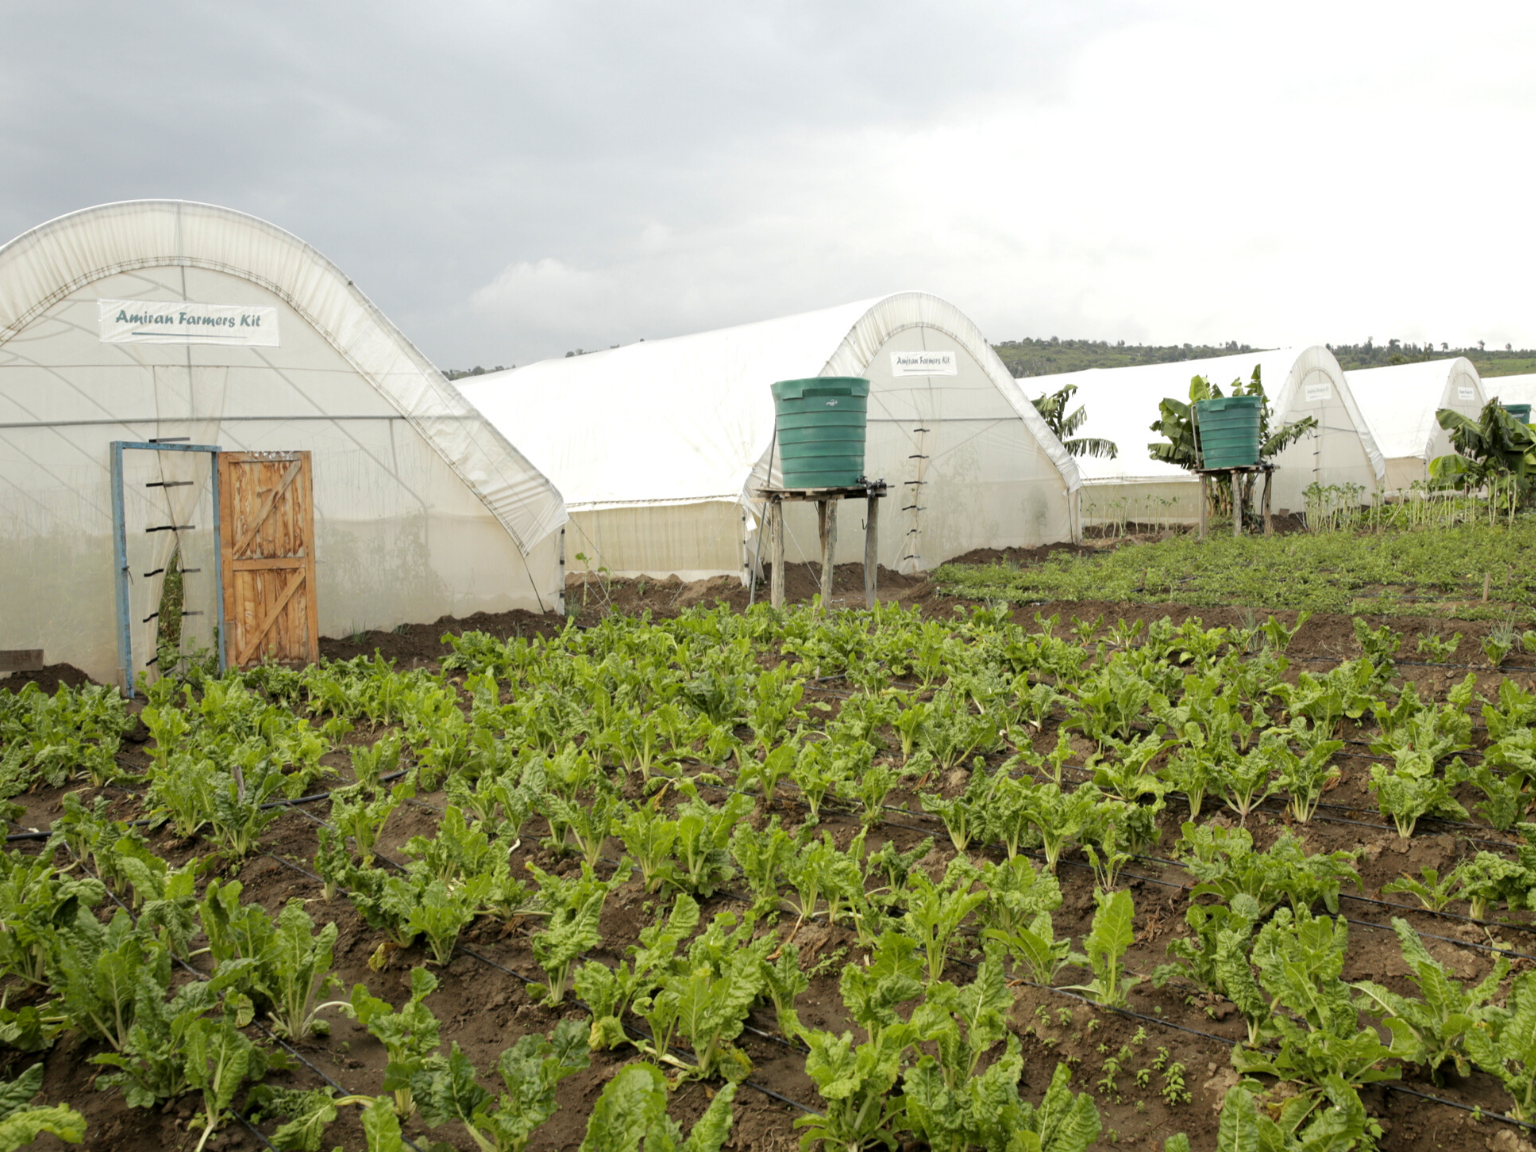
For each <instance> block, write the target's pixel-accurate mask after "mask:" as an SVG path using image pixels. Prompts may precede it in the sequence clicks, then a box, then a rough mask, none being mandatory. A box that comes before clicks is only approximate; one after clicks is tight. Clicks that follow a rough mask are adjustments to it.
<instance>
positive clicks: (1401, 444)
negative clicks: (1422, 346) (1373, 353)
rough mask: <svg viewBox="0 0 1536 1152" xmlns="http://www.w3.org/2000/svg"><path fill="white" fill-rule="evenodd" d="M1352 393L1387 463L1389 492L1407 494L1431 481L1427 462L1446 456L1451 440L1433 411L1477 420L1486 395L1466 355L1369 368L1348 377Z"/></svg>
mask: <svg viewBox="0 0 1536 1152" xmlns="http://www.w3.org/2000/svg"><path fill="white" fill-rule="evenodd" d="M1347 375H1348V379H1349V389H1350V391H1351V392H1352V393H1353V394H1354V397H1355V402H1356V403H1357V404H1359V405H1360V411H1361V412H1362V413H1363V414H1364V415H1365V422H1366V423H1367V424H1368V425H1369V426H1370V429H1371V435H1373V436H1374V437H1375V438H1376V444H1377V446H1378V447H1379V448H1380V449H1381V454H1382V456H1383V457H1384V458H1385V459H1386V464H1387V476H1386V482H1385V484H1384V485H1383V487H1384V488H1385V489H1386V490H1387V491H1388V492H1405V491H1407V490H1408V488H1409V487H1410V486H1411V485H1412V484H1413V483H1414V481H1416V480H1419V481H1422V480H1427V479H1428V478H1429V462H1430V461H1431V460H1433V459H1434V458H1435V457H1436V456H1447V455H1449V454H1450V453H1451V452H1452V451H1453V449H1452V447H1451V437H1450V433H1448V432H1447V431H1446V430H1445V429H1443V428H1441V427H1440V424H1439V422H1438V421H1437V420H1436V419H1435V413H1436V412H1438V411H1439V410H1440V409H1442V408H1452V409H1454V410H1455V411H1457V412H1460V413H1461V414H1462V415H1463V416H1470V417H1471V418H1472V419H1474V420H1475V419H1477V414H1478V413H1479V412H1481V411H1482V409H1483V405H1484V404H1486V403H1487V402H1488V401H1487V397H1486V396H1485V395H1484V391H1483V383H1482V381H1481V380H1480V379H1479V378H1478V375H1477V369H1476V368H1475V367H1473V364H1472V361H1470V360H1468V359H1467V358H1466V357H1465V356H1458V357H1456V358H1455V359H1453V360H1426V361H1422V362H1420V363H1417V364H1394V365H1391V366H1389V367H1386V368H1365V369H1361V370H1360V371H1357V372H1350V373H1348V374H1347Z"/></svg>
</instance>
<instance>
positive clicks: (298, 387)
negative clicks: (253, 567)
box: [0, 200, 566, 679]
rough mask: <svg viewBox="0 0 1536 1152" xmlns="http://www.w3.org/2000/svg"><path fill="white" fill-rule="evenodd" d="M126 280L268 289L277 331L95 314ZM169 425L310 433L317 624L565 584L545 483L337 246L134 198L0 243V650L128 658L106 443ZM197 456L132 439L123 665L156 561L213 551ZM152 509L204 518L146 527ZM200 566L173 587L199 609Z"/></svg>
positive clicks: (539, 604)
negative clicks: (116, 323)
mask: <svg viewBox="0 0 1536 1152" xmlns="http://www.w3.org/2000/svg"><path fill="white" fill-rule="evenodd" d="M140 301H143V302H165V303H173V304H174V303H183V304H190V305H193V306H194V307H193V308H191V309H190V311H191V312H192V313H194V314H198V313H201V314H217V313H218V311H219V309H220V308H221V307H222V308H224V309H225V310H226V311H227V310H229V309H230V307H231V306H233V307H234V309H235V310H237V311H238V310H239V309H247V310H258V311H259V310H265V312H264V315H266V316H268V317H270V322H271V323H274V324H276V326H277V330H276V332H275V333H270V334H268V336H267V337H265V338H264V339H262V340H260V341H253V342H247V343H245V344H240V345H237V344H235V343H233V342H231V341H224V342H222V343H220V342H209V341H208V340H206V339H204V338H203V337H202V335H201V334H197V336H196V337H195V338H192V339H189V338H186V337H178V338H177V339H175V340H174V341H173V342H163V341H162V342H155V341H149V340H144V339H139V337H143V336H145V335H147V333H144V332H135V333H129V336H130V337H131V338H130V339H128V340H127V341H126V342H123V341H122V336H123V333H122V332H117V331H113V332H110V333H109V330H108V329H109V326H110V325H109V320H110V316H109V313H110V311H111V307H115V306H116V305H115V303H114V302H140ZM104 302H106V303H105V304H104ZM109 305H110V306H111V307H109ZM205 322H206V321H205ZM140 327H141V328H142V327H143V325H140ZM216 337H217V334H216ZM169 438H180V439H181V440H185V441H190V442H192V443H197V444H214V445H219V446H221V447H222V448H224V449H225V450H228V451H263V450H274V451H275V450H282V451H293V450H309V451H311V452H312V454H313V483H314V507H315V521H316V528H315V532H316V548H315V554H316V560H317V565H318V568H317V574H318V590H319V604H320V626H321V632H322V633H323V634H332V635H334V634H336V632H338V631H349V630H353V629H357V628H364V627H369V628H372V627H390V626H393V625H395V624H398V623H404V622H407V621H421V620H431V619H435V618H436V617H438V616H441V615H443V614H445V613H454V614H464V613H467V612H474V611H478V610H487V611H504V610H507V609H511V608H519V607H526V608H530V609H538V608H548V607H551V606H552V598H558V596H559V595H560V592H561V588H560V583H561V581H560V565H559V540H558V529H559V528H560V527H561V525H562V524H563V523H564V521H565V519H566V517H565V511H564V506H563V504H562V502H561V499H560V495H559V493H558V492H557V491H556V490H555V488H554V487H553V486H552V485H551V484H550V483H549V481H548V480H546V479H545V478H544V476H542V475H541V474H540V473H539V472H538V470H537V469H535V468H534V467H533V466H532V465H530V464H529V463H528V461H527V460H526V459H525V458H524V457H523V456H522V455H520V454H519V453H518V451H517V450H516V449H515V448H513V447H512V445H511V444H510V443H509V442H508V441H507V439H506V437H504V436H503V435H502V433H501V432H499V431H498V430H497V429H495V428H493V427H492V426H491V425H490V424H489V423H487V422H486V421H485V420H484V419H483V418H481V417H480V415H479V413H478V412H476V411H475V410H474V408H473V407H472V406H470V405H469V404H467V403H465V401H464V399H463V397H462V396H460V395H459V393H458V392H457V390H455V389H454V388H453V387H452V386H451V385H449V384H448V382H447V381H446V380H445V379H444V378H443V377H442V375H441V374H440V373H439V372H438V371H437V369H435V368H434V367H433V366H432V365H431V364H430V363H429V362H428V361H427V360H426V358H425V357H424V356H422V355H421V353H420V352H418V351H417V350H416V349H415V348H414V347H413V346H412V345H411V344H410V342H409V341H408V340H406V338H405V337H404V336H403V335H401V333H400V332H399V331H398V330H396V328H395V327H394V326H393V325H392V324H390V322H389V321H388V320H387V319H385V317H384V316H383V315H382V314H381V313H380V312H379V310H378V309H377V308H375V307H374V305H373V304H372V303H371V302H370V301H369V300H368V299H367V297H365V296H364V295H363V294H362V293H361V292H360V291H359V290H358V289H357V288H356V287H355V286H354V285H353V284H352V282H351V281H350V280H348V279H347V278H346V276H345V275H343V274H342V272H341V271H340V270H339V269H337V268H336V267H335V265H333V264H331V263H330V261H328V260H326V259H325V258H324V257H323V256H321V255H320V254H319V253H318V252H316V251H315V250H314V249H313V248H311V247H310V246H309V245H307V244H305V243H303V242H302V241H300V240H298V239H297V238H296V237H294V236H292V235H291V234H289V233H287V232H285V231H283V230H282V229H280V228H277V227H275V226H274V225H271V224H268V223H266V222H264V221H262V220H258V219H256V218H254V217H251V216H247V215H244V214H242V213H239V212H234V211H231V210H229V209H225V208H218V207H213V206H211V205H206V204H194V203H188V202H183V201H164V200H160V201H134V202H127V203H120V204H108V205H104V206H101V207H97V208H91V209H88V210H86V211H83V212H77V213H74V214H72V215H68V216H63V217H60V218H58V219H56V220H52V221H50V222H48V223H46V224H43V225H41V226H40V227H38V228H35V229H33V230H32V231H30V232H27V233H25V234H24V235H22V236H20V237H18V238H17V239H15V240H13V241H11V242H10V243H9V244H7V245H5V246H4V247H3V248H0V587H3V588H4V589H5V591H4V594H3V596H0V649H11V648H22V649H28V648H41V649H43V650H44V653H45V658H46V659H47V660H48V661H49V662H61V661H62V662H68V663H71V664H74V665H76V666H77V667H80V668H81V669H83V670H84V671H86V672H87V673H89V674H90V675H92V676H93V677H96V678H98V679H110V678H111V677H112V676H113V675H114V674H116V675H117V676H119V677H121V676H122V675H123V673H124V670H123V669H121V668H120V667H119V661H118V654H117V653H118V649H117V627H116V624H115V618H116V593H115V582H114V581H115V572H114V563H113V547H112V506H113V502H112V496H111V491H110V457H111V447H110V446H111V444H112V442H113V441H129V442H146V441H149V440H151V439H169ZM209 471H210V466H209V458H208V457H207V455H206V454H195V453H186V452H173V451H170V450H157V451H137V452H130V453H128V454H126V456H125V464H124V473H125V475H124V513H125V516H126V518H127V524H128V533H127V536H128V542H129V557H128V559H129V571H130V576H131V578H132V583H131V585H130V589H131V591H130V599H131V602H132V629H133V637H132V639H133V651H134V657H135V659H134V668H132V669H129V670H127V673H128V674H129V675H132V673H133V672H134V671H137V670H140V669H142V668H143V666H144V663H143V662H144V659H145V658H146V657H148V656H149V655H151V654H152V653H153V645H154V630H155V625H154V623H153V622H152V621H151V620H145V619H144V617H146V616H148V615H150V614H151V613H152V612H153V611H155V609H156V608H157V607H158V604H159V589H160V583H161V581H160V580H159V579H156V578H154V577H155V575H156V570H157V569H160V568H163V567H164V566H165V563H166V562H167V561H168V559H169V557H170V555H171V553H172V551H173V550H174V549H176V548H177V547H179V548H180V549H181V552H182V554H183V565H184V566H187V567H197V566H199V565H192V564H189V563H188V561H189V560H195V559H198V558H199V557H211V555H212V551H213V541H212V540H211V538H208V537H209V536H210V535H211V533H210V530H211V503H210V499H209ZM151 477H155V478H156V479H153V480H152V479H150V478H151ZM168 481H170V482H169V483H167V482H168ZM157 523H159V524H167V523H168V524H172V525H181V524H189V523H190V524H194V525H195V526H196V528H195V530H187V531H176V532H159V533H154V534H149V535H148V536H147V538H146V533H145V531H144V530H145V529H146V528H147V527H153V526H154V525H155V524H157ZM200 566H201V567H202V572H201V573H200V574H199V577H194V576H192V575H189V576H188V577H187V596H188V599H189V604H190V603H192V602H196V603H198V604H199V606H201V605H202V604H204V603H207V604H209V605H210V607H211V606H212V605H213V589H212V588H211V587H209V586H211V583H212V580H211V571H212V569H211V567H209V566H208V565H206V564H204V565H200ZM198 578H201V579H202V580H203V581H205V582H206V585H209V586H205V587H203V588H202V589H201V591H199V589H198V587H197V580H198ZM214 618H215V617H214V614H213V613H212V612H211V611H210V612H208V613H207V614H206V615H204V616H202V617H200V618H189V619H188V621H187V625H186V627H187V630H189V631H190V632H191V633H193V636H192V638H193V639H194V640H195V641H198V642H201V643H204V644H209V645H210V646H211V636H210V634H209V628H210V622H211V621H212V620H213V619H214Z"/></svg>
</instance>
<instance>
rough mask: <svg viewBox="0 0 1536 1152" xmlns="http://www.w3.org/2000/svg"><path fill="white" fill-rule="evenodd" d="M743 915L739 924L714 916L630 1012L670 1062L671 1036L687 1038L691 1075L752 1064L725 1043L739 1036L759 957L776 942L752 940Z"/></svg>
mask: <svg viewBox="0 0 1536 1152" xmlns="http://www.w3.org/2000/svg"><path fill="white" fill-rule="evenodd" d="M753 928H754V924H753V921H752V920H751V919H750V918H748V919H747V920H745V921H744V922H743V923H742V924H741V925H740V926H739V927H738V926H737V924H736V917H735V916H734V915H733V914H732V913H729V912H722V913H720V914H718V915H717V916H716V917H715V918H714V920H713V921H712V922H711V924H710V926H709V928H708V929H707V930H706V931H705V932H704V933H703V934H702V935H701V936H699V937H698V938H697V939H695V940H694V941H693V943H692V944H691V945H690V946H689V948H688V958H687V962H686V964H678V965H676V966H674V969H673V970H672V971H669V972H667V973H666V974H664V975H663V976H662V978H661V980H660V982H659V983H660V986H659V988H658V989H657V990H656V991H655V992H654V993H653V994H652V995H650V996H647V997H643V998H637V999H636V1002H635V1010H636V1011H637V1012H639V1013H641V1014H642V1015H644V1016H645V1019H646V1023H648V1024H649V1025H650V1026H651V1031H652V1051H653V1052H654V1054H655V1055H656V1056H657V1058H658V1059H663V1060H670V1059H671V1057H670V1056H668V1055H667V1047H668V1045H669V1043H670V1039H671V1037H672V1035H673V1034H674V1033H675V1034H678V1035H681V1036H684V1037H687V1038H688V1040H689V1041H690V1043H691V1044H692V1046H693V1053H694V1056H695V1058H696V1059H697V1061H698V1063H697V1065H696V1068H695V1070H694V1071H695V1074H697V1075H699V1076H704V1077H711V1076H724V1077H725V1078H726V1079H728V1080H732V1081H736V1080H740V1079H743V1078H744V1077H745V1076H746V1075H747V1074H748V1073H749V1072H750V1071H751V1070H752V1062H751V1061H750V1060H749V1059H748V1058H747V1056H746V1053H744V1052H742V1051H740V1050H739V1049H738V1048H736V1047H735V1046H734V1045H733V1044H732V1043H731V1042H732V1041H733V1040H735V1039H736V1037H737V1036H739V1035H741V1032H742V1029H743V1028H744V1027H745V1025H746V1019H747V1012H748V1010H749V1009H750V1008H751V1007H752V1004H753V1002H754V1001H755V1000H756V999H757V998H758V996H759V995H761V994H762V991H763V987H764V983H765V980H766V976H765V973H764V971H763V961H764V959H765V957H766V956H767V954H768V951H769V949H770V948H772V947H773V946H774V944H775V943H776V942H777V941H776V938H775V937H773V936H763V937H760V938H758V939H757V940H753V939H752V932H753Z"/></svg>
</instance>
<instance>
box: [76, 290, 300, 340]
mask: <svg viewBox="0 0 1536 1152" xmlns="http://www.w3.org/2000/svg"><path fill="white" fill-rule="evenodd" d="M96 303H97V305H98V307H99V309H100V311H99V314H98V316H99V322H100V325H101V342H102V343H103V344H234V345H239V346H241V347H246V348H276V347H278V344H279V341H278V335H277V309H276V308H272V307H266V306H260V305H251V304H192V303H184V302H178V301H174V300H171V301H166V300H98V301H97V302H96Z"/></svg>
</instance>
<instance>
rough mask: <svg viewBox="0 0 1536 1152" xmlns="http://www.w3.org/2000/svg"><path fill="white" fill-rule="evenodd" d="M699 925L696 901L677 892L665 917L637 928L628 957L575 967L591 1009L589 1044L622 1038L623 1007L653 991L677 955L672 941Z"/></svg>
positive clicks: (612, 1043) (609, 1045)
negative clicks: (610, 964) (636, 938)
mask: <svg viewBox="0 0 1536 1152" xmlns="http://www.w3.org/2000/svg"><path fill="white" fill-rule="evenodd" d="M698 924H699V905H698V902H697V901H696V900H694V898H693V897H692V896H690V895H688V893H686V892H681V893H679V894H678V897H677V900H676V901H675V902H674V903H673V905H672V912H671V914H670V915H669V916H668V917H667V919H666V920H665V921H658V922H657V923H653V924H650V925H647V926H646V927H645V928H642V929H641V930H640V942H639V943H638V944H636V945H632V946H631V947H630V949H629V954H630V960H629V961H628V962H626V961H622V960H621V961H620V962H619V963H618V964H617V965H615V966H614V967H612V968H610V967H608V965H606V964H604V963H602V962H601V961H597V960H589V961H588V962H587V963H585V964H583V965H582V966H581V967H580V968H579V969H577V970H576V976H575V987H576V994H577V995H578V996H580V997H581V998H582V999H583V1000H585V1001H586V1002H587V1006H588V1007H589V1008H590V1009H591V1012H592V1029H591V1038H590V1041H589V1043H590V1044H591V1046H592V1047H593V1048H597V1049H604V1048H614V1047H617V1046H618V1045H619V1044H622V1043H623V1042H624V1041H625V1040H626V1039H627V1037H626V1035H625V1032H624V1014H625V1012H627V1011H628V1010H629V1008H630V1006H631V1005H632V1004H633V1003H634V1002H635V1001H636V1000H637V999H640V998H642V997H648V996H650V995H651V994H652V993H653V992H654V991H655V990H656V986H657V984H658V983H659V981H660V978H661V975H662V974H663V972H665V971H666V970H667V969H668V967H669V966H670V965H671V964H672V963H673V960H674V958H675V957H676V954H677V946H678V945H679V944H680V943H682V941H683V940H685V939H687V938H688V936H690V935H691V934H692V933H693V930H694V929H695V928H697V927H698Z"/></svg>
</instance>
